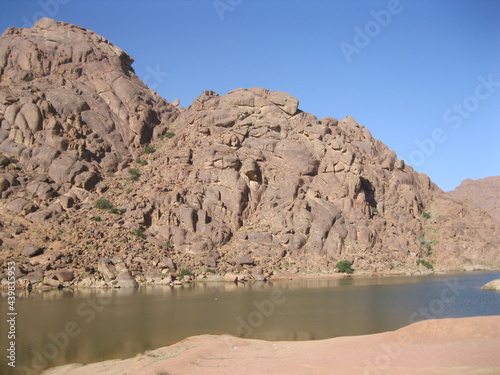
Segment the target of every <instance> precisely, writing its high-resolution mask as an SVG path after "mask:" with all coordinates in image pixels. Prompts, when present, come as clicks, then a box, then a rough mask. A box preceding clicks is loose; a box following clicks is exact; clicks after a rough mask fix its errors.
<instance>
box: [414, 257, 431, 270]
mask: <svg viewBox="0 0 500 375" xmlns="http://www.w3.org/2000/svg"><path fill="white" fill-rule="evenodd" d="M420 264H421V265H422V266H424V267H427V268H428V269H430V270H432V269H434V266H433V265H432V264H431V263H429V262H428V261H426V260H422V259H420V260H419V261H418V262H417V266H418V265H420Z"/></svg>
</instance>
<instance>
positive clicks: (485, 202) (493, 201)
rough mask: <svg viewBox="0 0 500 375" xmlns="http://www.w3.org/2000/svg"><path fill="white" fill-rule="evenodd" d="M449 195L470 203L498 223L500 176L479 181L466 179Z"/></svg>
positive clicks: (499, 218) (499, 212)
mask: <svg viewBox="0 0 500 375" xmlns="http://www.w3.org/2000/svg"><path fill="white" fill-rule="evenodd" d="M450 195H451V196H452V197H453V198H455V199H457V200H459V201H462V202H470V203H473V204H475V205H477V206H478V207H479V208H480V209H481V210H483V211H484V212H486V213H488V214H489V215H491V217H492V218H494V219H496V220H497V221H498V222H500V176H492V177H486V178H482V179H479V180H471V179H467V180H465V181H463V182H462V183H461V184H460V186H458V187H457V188H456V189H455V190H453V191H450Z"/></svg>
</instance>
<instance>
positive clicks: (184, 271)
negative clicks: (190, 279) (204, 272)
mask: <svg viewBox="0 0 500 375" xmlns="http://www.w3.org/2000/svg"><path fill="white" fill-rule="evenodd" d="M184 276H193V273H192V272H191V270H188V269H187V268H183V269H182V270H181V272H179V277H180V278H182V277H184Z"/></svg>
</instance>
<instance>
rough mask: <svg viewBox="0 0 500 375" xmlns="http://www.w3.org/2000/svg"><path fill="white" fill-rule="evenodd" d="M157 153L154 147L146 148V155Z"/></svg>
mask: <svg viewBox="0 0 500 375" xmlns="http://www.w3.org/2000/svg"><path fill="white" fill-rule="evenodd" d="M155 151H156V149H155V148H154V146H151V145H148V146H146V147H144V153H145V154H152V153H153V152H155Z"/></svg>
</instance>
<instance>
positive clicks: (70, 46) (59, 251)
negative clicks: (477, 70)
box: [0, 19, 500, 287]
mask: <svg viewBox="0 0 500 375" xmlns="http://www.w3.org/2000/svg"><path fill="white" fill-rule="evenodd" d="M21 50H22V51H24V52H23V53H20V52H19V51H21ZM132 61H133V60H132V59H131V58H130V57H129V56H128V55H127V54H126V53H125V52H123V51H121V50H120V49H119V48H117V47H115V46H113V45H112V44H111V43H110V42H108V41H106V40H105V39H103V38H102V37H100V36H98V35H96V34H95V33H93V32H91V31H88V30H85V29H83V28H80V27H77V26H73V25H69V24H66V23H62V22H56V21H53V20H50V19H42V20H40V21H38V22H37V23H36V24H35V26H34V27H33V28H32V29H13V28H11V29H8V30H7V31H6V32H5V33H4V35H3V36H2V37H1V38H0V67H1V73H0V111H1V112H0V121H1V127H0V142H1V143H0V154H1V155H2V156H1V158H0V194H1V195H0V197H1V199H0V223H1V225H0V230H1V232H2V238H3V239H5V240H4V241H3V243H2V251H1V252H0V257H1V258H0V263H1V264H3V265H5V264H6V263H5V260H8V259H11V258H12V257H17V259H19V262H18V263H19V264H18V269H19V272H18V276H19V278H20V279H23V278H24V279H26V280H30V283H32V284H37V283H38V284H41V285H43V284H44V283H46V284H55V283H58V286H59V285H62V286H68V285H94V286H109V287H117V286H119V287H128V286H135V285H136V283H139V284H144V283H160V284H168V283H174V282H175V283H177V284H179V283H181V282H190V281H192V280H196V279H200V278H205V279H217V280H222V279H224V280H231V281H238V282H239V281H243V280H245V281H246V280H249V279H255V280H265V279H267V278H268V277H270V276H272V275H273V274H274V275H276V274H279V273H286V274H295V273H302V274H304V273H318V272H319V273H333V272H335V271H337V269H336V265H337V263H338V262H339V261H341V260H346V261H350V262H352V263H353V268H354V269H356V270H357V271H358V272H360V271H364V272H368V273H372V272H375V273H378V272H389V271H392V272H400V273H401V272H403V273H405V272H410V273H413V272H417V273H418V272H420V273H424V272H429V268H432V267H434V268H435V269H441V270H445V269H463V268H464V266H471V265H474V266H477V265H486V266H485V267H495V264H497V265H498V263H495V262H500V250H499V249H500V246H498V245H499V240H498V238H499V236H498V224H497V223H496V222H494V221H493V220H492V219H491V218H489V217H488V216H487V215H484V214H482V213H481V211H480V210H479V209H478V208H477V207H474V206H470V205H466V204H464V203H460V202H457V201H455V200H453V199H452V198H450V196H449V195H447V194H446V193H444V192H442V191H441V190H440V189H439V188H438V187H437V186H436V185H434V184H433V183H432V182H431V181H430V180H429V178H428V177H427V176H425V175H423V174H419V173H417V172H416V171H414V170H413V169H412V168H411V167H408V166H406V165H405V163H404V162H403V161H402V160H400V159H397V156H396V154H395V153H394V151H391V150H389V149H388V148H387V147H386V146H385V145H384V144H383V143H382V142H380V141H379V140H376V139H374V138H373V137H372V136H371V134H370V132H369V131H368V130H367V129H366V128H365V127H364V126H363V125H360V124H358V123H357V122H356V121H355V120H354V119H353V118H352V117H350V116H348V117H347V118H345V119H342V120H337V119H335V118H331V117H328V118H323V119H318V118H316V117H315V116H314V115H312V114H308V113H305V112H303V111H301V110H300V108H299V102H298V100H297V99H296V98H294V97H292V96H291V95H288V94H286V93H283V92H274V91H269V90H266V89H263V88H250V89H237V90H234V91H231V92H230V93H228V94H226V95H223V96H219V95H218V94H216V93H214V92H212V91H205V92H203V93H202V95H200V96H199V97H198V98H197V99H196V100H195V101H194V102H193V103H192V104H191V105H190V106H189V107H188V108H182V107H179V106H173V105H171V104H170V103H168V102H166V101H165V100H163V99H162V98H160V97H158V95H157V94H156V93H154V92H152V91H151V90H149V89H148V88H147V87H146V86H145V85H144V83H142V82H141V81H140V80H139V79H138V78H137V76H136V75H135V74H134V72H133V69H132V66H131V64H132ZM35 249H37V250H35ZM54 270H65V271H68V272H72V277H71V278H69V277H68V278H65V277H57V276H54V274H53V271H54ZM34 275H36V276H34ZM1 278H2V275H0V279H1Z"/></svg>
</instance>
